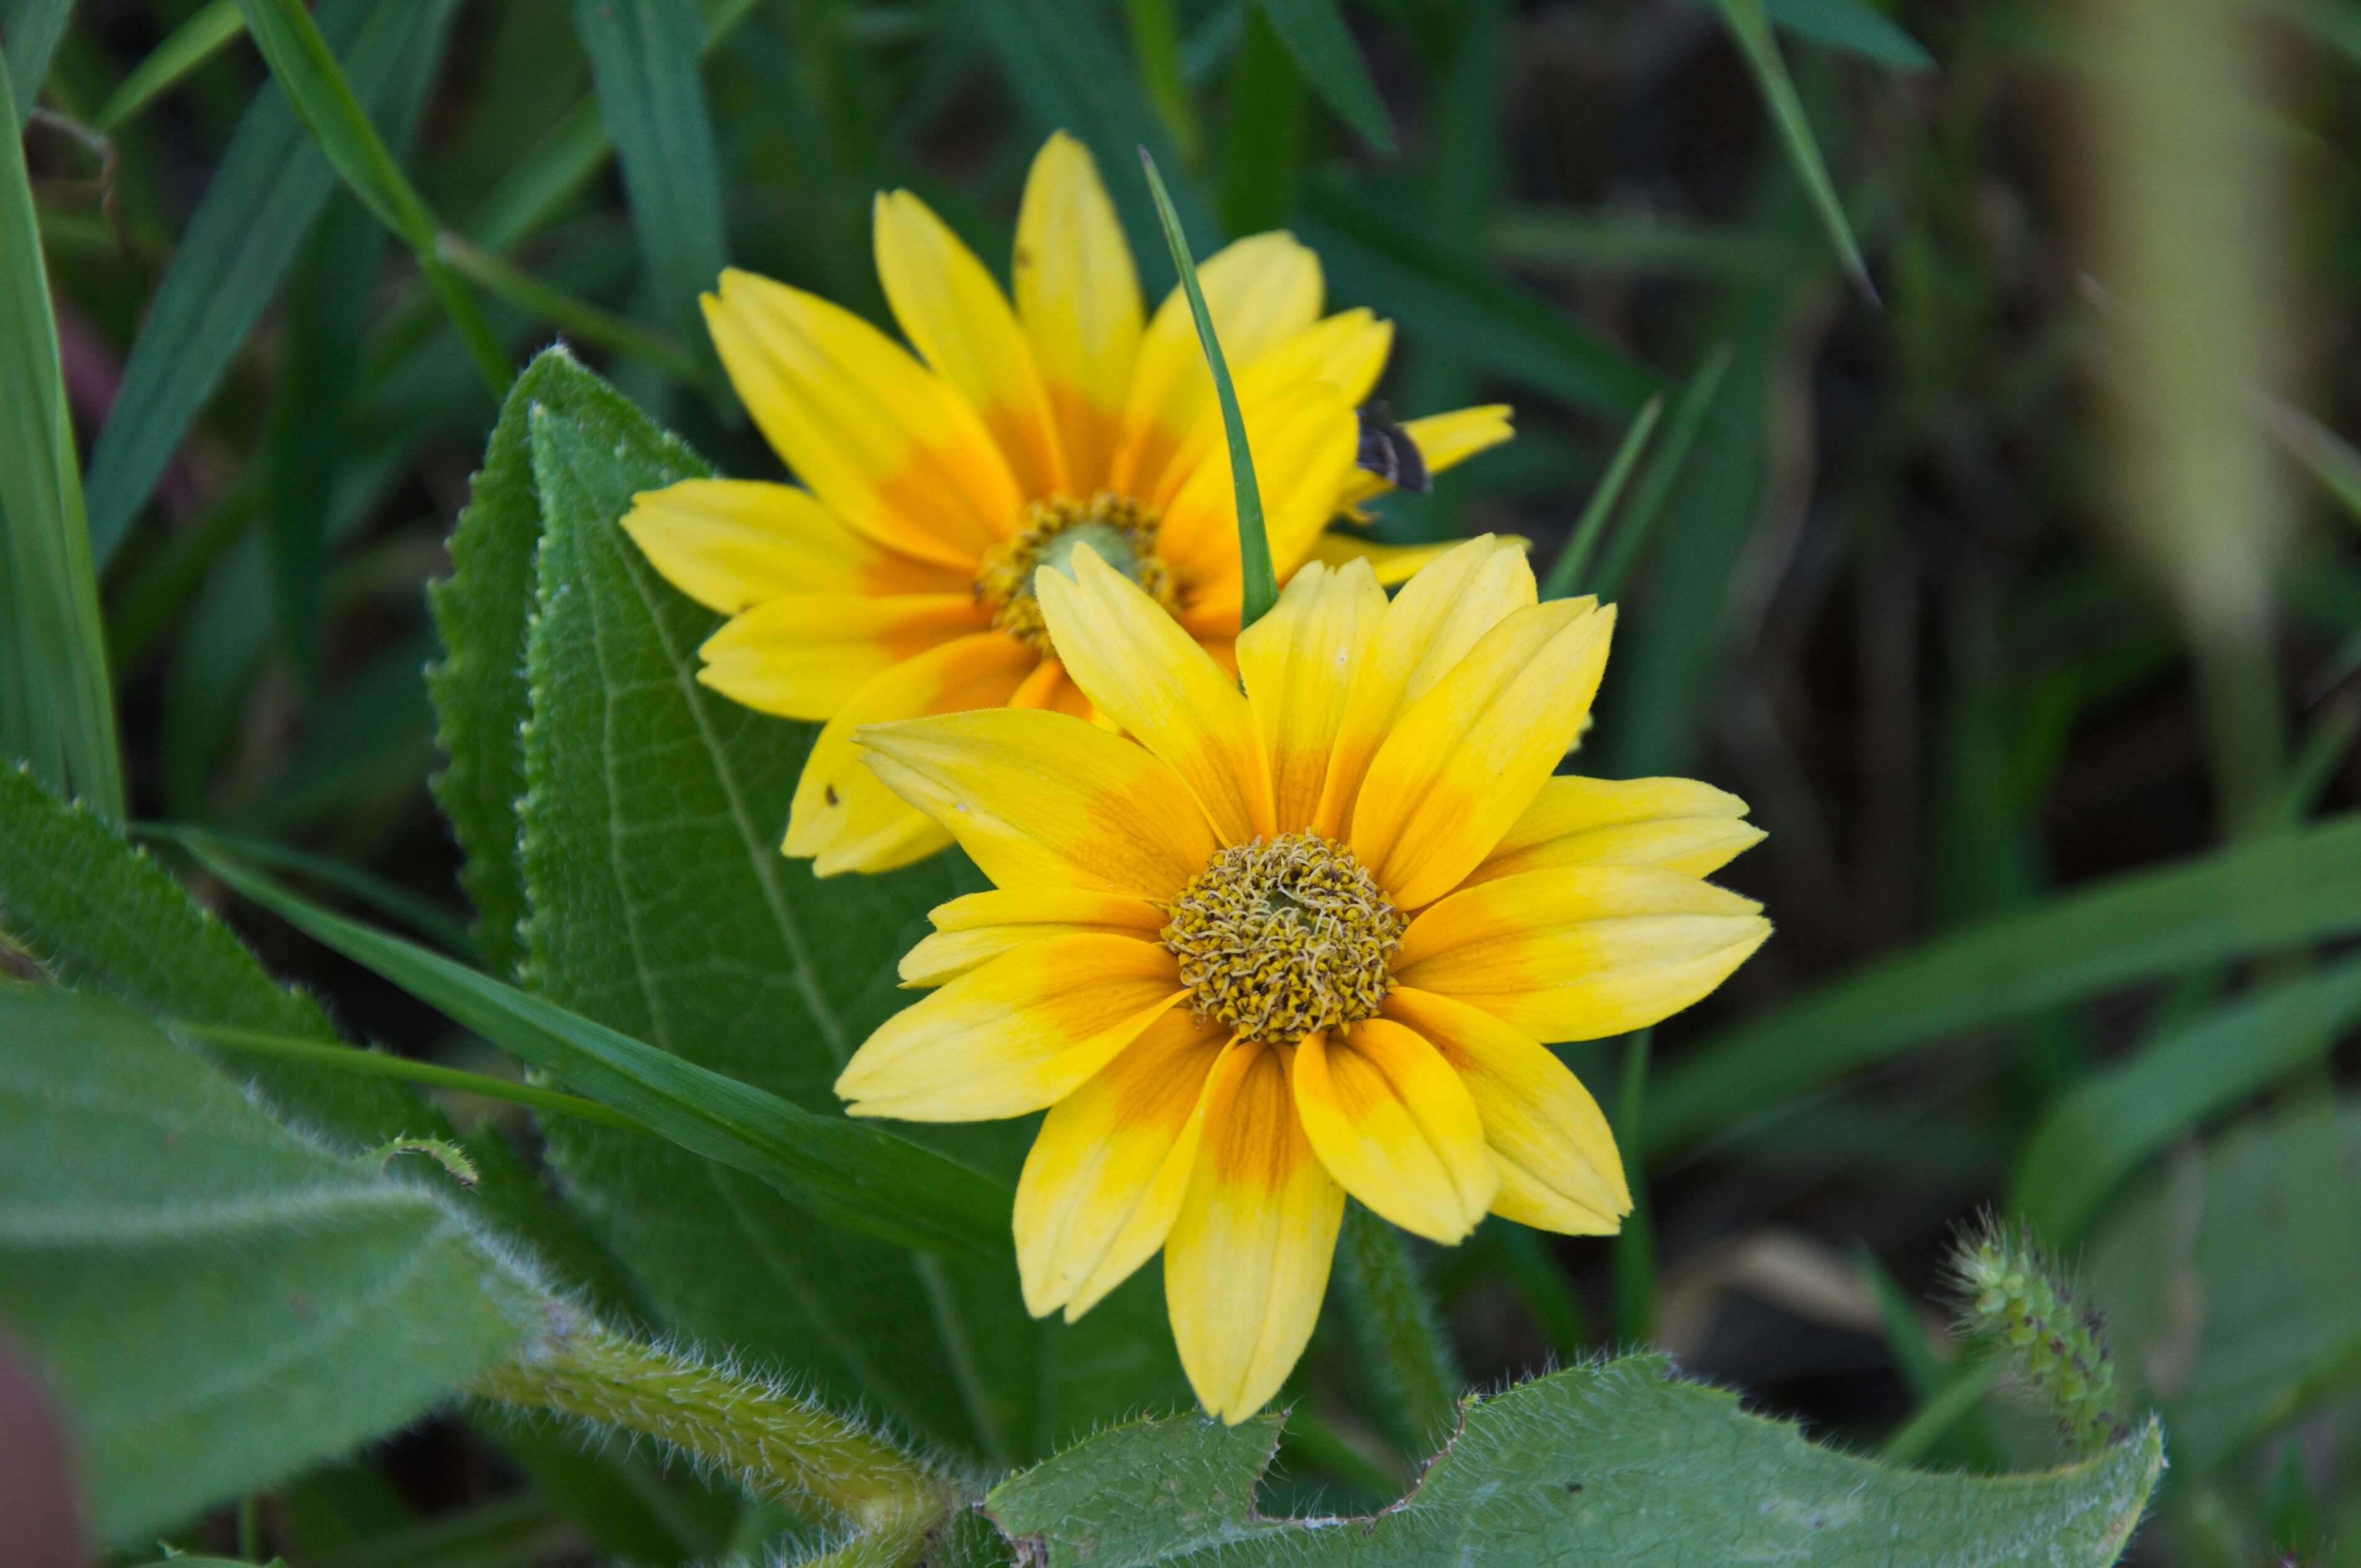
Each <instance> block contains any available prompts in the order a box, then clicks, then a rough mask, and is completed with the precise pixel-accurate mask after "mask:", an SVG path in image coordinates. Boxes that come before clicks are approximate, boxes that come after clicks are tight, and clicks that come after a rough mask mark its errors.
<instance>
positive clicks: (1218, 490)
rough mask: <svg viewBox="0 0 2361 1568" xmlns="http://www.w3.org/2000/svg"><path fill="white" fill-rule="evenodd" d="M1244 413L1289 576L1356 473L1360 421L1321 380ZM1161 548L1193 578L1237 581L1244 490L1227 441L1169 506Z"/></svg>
mask: <svg viewBox="0 0 2361 1568" xmlns="http://www.w3.org/2000/svg"><path fill="white" fill-rule="evenodd" d="M1240 412H1241V415H1242V417H1243V419H1244V422H1245V424H1246V450H1247V452H1249V453H1250V454H1252V455H1253V457H1254V466H1255V478H1256V482H1257V485H1258V486H1259V488H1260V490H1261V494H1262V510H1263V532H1264V534H1265V536H1266V537H1267V538H1268V540H1269V542H1270V558H1271V562H1272V565H1273V566H1274V567H1275V568H1276V570H1277V572H1278V574H1279V576H1281V577H1282V578H1284V577H1286V576H1290V574H1292V573H1293V572H1294V570H1295V568H1296V567H1298V566H1299V565H1302V563H1303V560H1304V557H1305V556H1307V555H1308V554H1311V551H1312V546H1313V545H1314V544H1316V543H1319V539H1320V531H1321V530H1322V529H1323V528H1325V527H1326V526H1327V525H1328V520H1329V519H1330V518H1331V517H1333V516H1334V515H1335V510H1336V491H1337V488H1338V487H1339V486H1341V485H1343V484H1344V482H1345V476H1346V475H1347V474H1349V473H1350V472H1351V471H1352V467H1353V455H1354V452H1355V450H1356V446H1357V444H1358V441H1359V428H1360V427H1359V425H1358V423H1357V422H1356V420H1355V418H1354V416H1353V411H1352V409H1351V407H1350V406H1348V405H1347V404H1346V403H1345V401H1344V400H1343V399H1342V398H1341V397H1339V396H1338V395H1337V392H1336V389H1334V387H1331V386H1329V385H1328V384H1327V383H1326V382H1324V381H1312V382H1305V383H1301V384H1300V385H1299V386H1298V388H1297V389H1295V391H1294V392H1292V393H1291V394H1290V396H1289V397H1288V398H1286V399H1284V400H1276V401H1274V400H1264V401H1261V402H1257V403H1255V404H1251V405H1244V404H1242V406H1241V410H1240ZM1157 554H1159V555H1162V556H1163V557H1164V558H1165V559H1166V560H1168V561H1170V562H1171V563H1173V564H1174V565H1176V566H1177V567H1179V568H1180V576H1181V578H1182V580H1183V581H1184V582H1186V583H1190V584H1191V585H1206V584H1211V583H1213V582H1221V583H1224V584H1228V583H1233V582H1235V581H1236V580H1237V579H1238V510H1237V491H1236V488H1235V484H1234V483H1233V481H1232V480H1231V478H1230V448H1229V444H1228V443H1227V442H1226V441H1224V443H1223V444H1221V445H1220V446H1219V447H1218V448H1217V449H1215V450H1214V451H1213V453H1212V454H1210V455H1208V456H1207V457H1206V459H1205V461H1204V462H1202V463H1200V464H1199V465H1198V466H1197V467H1196V470H1195V472H1193V473H1192V474H1191V475H1190V477H1189V480H1188V483H1186V484H1184V485H1183V486H1181V487H1180V494H1179V495H1177V496H1176V497H1174V498H1173V501H1172V504H1171V506H1170V507H1169V508H1167V509H1166V510H1165V512H1164V518H1163V521H1162V522H1161V523H1160V524H1159V527H1158V530H1157ZM1201 594H1202V589H1201ZM1233 624H1235V622H1233Z"/></svg>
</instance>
